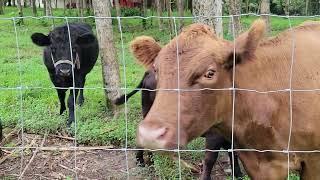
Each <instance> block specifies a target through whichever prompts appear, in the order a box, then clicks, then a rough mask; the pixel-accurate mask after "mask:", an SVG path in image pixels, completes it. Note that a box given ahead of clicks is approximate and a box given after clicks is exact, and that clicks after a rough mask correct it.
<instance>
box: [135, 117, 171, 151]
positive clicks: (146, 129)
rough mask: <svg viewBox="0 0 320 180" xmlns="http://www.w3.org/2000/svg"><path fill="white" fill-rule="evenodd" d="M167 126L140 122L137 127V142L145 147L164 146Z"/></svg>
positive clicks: (155, 147)
mask: <svg viewBox="0 0 320 180" xmlns="http://www.w3.org/2000/svg"><path fill="white" fill-rule="evenodd" d="M167 133H168V128H166V127H164V126H160V125H155V124H150V123H141V124H140V126H139V128H138V144H139V145H140V146H142V147H145V148H151V149H158V148H159V149H161V148H164V146H165V144H166V143H165V142H166V141H167V140H166V134H167Z"/></svg>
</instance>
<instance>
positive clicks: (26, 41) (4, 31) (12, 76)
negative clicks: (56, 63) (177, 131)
mask: <svg viewBox="0 0 320 180" xmlns="http://www.w3.org/2000/svg"><path fill="white" fill-rule="evenodd" d="M38 13H39V15H42V10H39V11H38ZM24 14H25V15H31V9H30V8H29V9H24ZM53 14H54V15H56V16H63V10H55V11H54V12H53ZM17 15H18V11H17V9H16V8H8V7H7V8H6V9H5V15H2V16H0V17H14V16H17ZM67 15H71V16H75V15H76V11H70V12H69V11H68V13H67ZM187 15H189V16H190V12H187ZM254 19H256V17H243V18H242V24H243V27H244V29H248V28H249V26H250V24H251V22H252V21H253V20H254ZM304 20H306V19H301V18H299V19H291V24H292V26H296V25H298V24H300V23H301V22H303V21H304ZM311 20H318V19H311ZM86 21H87V22H88V23H90V24H92V25H94V20H93V19H87V20H86ZM228 22H229V19H228V18H224V34H225V37H226V38H227V39H232V37H231V36H230V35H228V34H227V33H228V32H227V29H228V28H227V27H228ZM54 23H55V24H56V25H58V24H62V23H64V22H63V20H61V19H60V20H55V21H54ZM121 23H122V30H123V41H124V49H123V50H124V57H121V52H122V49H121V39H120V34H119V30H118V26H117V22H114V23H113V24H114V28H113V29H114V39H115V44H116V47H117V52H118V57H119V58H118V59H119V64H120V69H121V79H122V80H123V75H124V74H123V62H122V59H123V60H124V61H125V66H126V73H125V76H126V79H127V87H128V88H134V87H135V86H136V85H137V84H138V83H139V81H140V79H141V77H142V75H143V73H144V69H143V68H142V67H140V66H139V65H138V64H137V63H136V62H135V61H134V58H133V56H132V55H131V54H130V52H129V50H128V43H129V42H130V41H131V40H132V39H133V38H134V37H136V36H139V35H150V36H153V37H154V38H155V39H156V40H157V41H160V43H162V44H166V43H167V42H168V41H169V40H170V39H171V35H170V31H169V27H168V24H167V23H168V22H167V21H165V23H166V29H165V30H164V31H162V32H160V31H159V30H158V27H157V20H156V19H149V20H148V21H147V29H144V28H143V27H142V26H141V20H140V19H123V20H122V21H121ZM151 23H152V24H153V25H151ZM190 23H191V20H186V22H185V24H190ZM51 25H52V20H50V19H25V20H24V25H22V26H17V32H18V34H17V35H18V42H19V51H20V59H19V57H18V54H17V48H16V47H17V45H16V39H15V38H16V37H15V30H14V27H13V22H12V20H0V33H1V36H0V74H1V76H0V88H8V89H2V90H0V107H1V108H0V117H1V119H2V121H3V125H4V127H6V128H14V127H16V126H22V124H23V127H24V131H25V132H31V133H39V134H42V133H45V132H50V133H56V132H60V131H65V130H66V125H65V123H66V120H67V114H66V113H65V114H63V115H62V116H59V115H58V112H59V101H58V98H57V95H56V92H55V90H54V89H52V87H53V85H52V84H51V81H50V80H49V77H48V73H47V70H46V68H45V66H44V65H43V62H42V48H40V47H37V46H36V45H34V44H32V42H31V40H30V35H31V34H32V33H34V32H43V33H47V32H48V31H49V30H50V29H51ZM271 25H272V32H271V34H272V35H276V34H277V33H279V32H280V31H282V30H285V29H288V28H289V27H290V26H289V21H288V19H285V18H277V17H272V18H271ZM122 84H123V85H124V82H122ZM20 86H22V87H28V89H25V88H24V89H22V90H20V89H14V88H17V87H20ZM34 87H40V88H34ZM86 87H90V88H97V89H89V90H85V98H86V101H85V103H84V105H83V107H77V108H76V109H77V127H76V130H77V133H76V138H77V140H78V143H82V144H87V145H111V144H112V145H115V146H117V147H125V140H126V134H125V131H126V120H125V114H124V111H123V113H121V114H120V116H119V117H118V118H116V119H113V118H112V117H110V116H109V113H108V109H106V106H105V96H104V92H103V90H101V89H100V87H102V75H101V63H100V60H98V61H97V64H96V66H95V67H94V69H93V70H92V72H91V73H90V74H89V75H88V76H87V82H86ZM128 91H129V90H128ZM140 109H141V107H140V95H136V96H135V97H132V98H131V99H130V101H129V102H128V114H127V115H128V116H127V117H128V119H127V121H128V124H127V125H128V127H127V128H128V131H127V135H128V136H127V137H128V146H129V147H135V132H136V126H137V124H138V122H139V121H140V120H141V119H142V117H141V114H140V111H141V110H140ZM6 146H9V147H10V146H11V147H14V146H15V145H14V144H10V143H9V144H7V145H6ZM188 148H189V149H203V148H204V142H203V139H198V140H195V141H194V142H192V143H191V144H190V145H189V146H188ZM203 154H204V153H200V152H199V153H195V152H193V153H181V157H182V158H184V159H187V160H189V161H191V162H194V163H198V162H200V160H201V159H202V158H203ZM154 162H155V163H154V166H153V168H154V171H155V174H156V175H157V176H158V177H161V178H162V179H174V178H178V177H179V173H178V172H179V171H178V165H177V163H176V162H172V161H171V160H169V159H168V158H167V157H165V156H162V155H155V157H154ZM182 175H183V177H182V178H183V179H194V178H195V177H194V176H193V175H192V173H191V172H189V170H187V169H183V171H182ZM292 177H296V176H294V175H292ZM290 179H295V178H290Z"/></svg>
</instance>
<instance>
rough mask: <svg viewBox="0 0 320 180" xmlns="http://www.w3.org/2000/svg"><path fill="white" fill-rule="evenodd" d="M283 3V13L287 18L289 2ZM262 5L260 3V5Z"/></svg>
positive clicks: (286, 0) (287, 0)
mask: <svg viewBox="0 0 320 180" xmlns="http://www.w3.org/2000/svg"><path fill="white" fill-rule="evenodd" d="M284 1H285V3H284V13H285V15H287V16H289V3H290V2H289V0H284ZM261 4H262V3H261Z"/></svg>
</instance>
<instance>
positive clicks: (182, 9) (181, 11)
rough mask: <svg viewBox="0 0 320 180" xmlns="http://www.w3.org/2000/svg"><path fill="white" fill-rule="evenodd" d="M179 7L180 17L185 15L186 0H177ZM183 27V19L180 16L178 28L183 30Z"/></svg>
mask: <svg viewBox="0 0 320 180" xmlns="http://www.w3.org/2000/svg"><path fill="white" fill-rule="evenodd" d="M177 7H178V14H179V17H183V16H184V0H177ZM182 27H183V19H182V18H180V19H179V26H178V29H179V30H181V29H182Z"/></svg>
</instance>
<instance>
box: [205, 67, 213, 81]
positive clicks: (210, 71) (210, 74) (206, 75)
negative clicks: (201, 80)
mask: <svg viewBox="0 0 320 180" xmlns="http://www.w3.org/2000/svg"><path fill="white" fill-rule="evenodd" d="M215 73H216V71H215V70H213V69H209V70H208V71H207V72H206V74H205V75H204V77H205V78H208V79H212V78H213V76H214V75H215Z"/></svg>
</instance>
